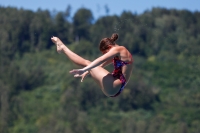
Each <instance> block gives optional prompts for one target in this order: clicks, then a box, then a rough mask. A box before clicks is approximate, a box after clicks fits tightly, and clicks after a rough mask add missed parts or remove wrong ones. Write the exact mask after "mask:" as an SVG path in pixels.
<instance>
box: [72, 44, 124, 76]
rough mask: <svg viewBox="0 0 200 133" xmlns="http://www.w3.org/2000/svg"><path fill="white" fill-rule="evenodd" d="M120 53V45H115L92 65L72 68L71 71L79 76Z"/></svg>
mask: <svg viewBox="0 0 200 133" xmlns="http://www.w3.org/2000/svg"><path fill="white" fill-rule="evenodd" d="M119 54H120V50H119V47H113V48H111V49H110V50H109V52H107V53H106V54H104V55H102V56H101V57H99V58H97V59H95V60H94V61H93V62H91V63H90V65H88V66H86V67H84V68H83V69H76V70H72V71H70V73H72V74H75V75H74V76H75V77H79V76H80V75H81V74H83V73H84V72H86V71H89V70H91V69H92V68H95V67H97V66H99V65H101V64H102V63H104V62H106V61H108V60H111V59H112V58H113V57H115V56H117V55H119Z"/></svg>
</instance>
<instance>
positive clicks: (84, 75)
mask: <svg viewBox="0 0 200 133" xmlns="http://www.w3.org/2000/svg"><path fill="white" fill-rule="evenodd" d="M88 74H89V72H88V71H86V72H84V73H83V74H82V75H81V82H83V79H84V78H85V77H86V76H87V75H88Z"/></svg>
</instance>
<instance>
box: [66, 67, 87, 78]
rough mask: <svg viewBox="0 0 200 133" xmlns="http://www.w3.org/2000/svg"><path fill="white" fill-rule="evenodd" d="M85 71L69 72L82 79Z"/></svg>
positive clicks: (74, 70)
mask: <svg viewBox="0 0 200 133" xmlns="http://www.w3.org/2000/svg"><path fill="white" fill-rule="evenodd" d="M84 72H85V71H84V70H83V69H73V70H71V71H69V73H71V74H73V75H74V77H81V75H82V74H83V73H84Z"/></svg>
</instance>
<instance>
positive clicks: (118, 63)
mask: <svg viewBox="0 0 200 133" xmlns="http://www.w3.org/2000/svg"><path fill="white" fill-rule="evenodd" d="M131 63H132V62H125V61H122V60H120V59H119V57H118V56H115V57H114V58H113V65H114V68H115V69H114V71H113V72H112V75H113V77H115V78H118V79H119V80H120V81H121V82H122V85H121V88H120V90H119V92H118V93H116V94H115V95H113V96H110V97H116V96H118V95H119V94H120V93H121V92H122V90H123V89H124V86H125V85H126V78H125V77H124V75H123V73H122V67H123V66H124V65H127V64H131Z"/></svg>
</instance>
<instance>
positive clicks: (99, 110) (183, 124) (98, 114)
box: [0, 6, 200, 133]
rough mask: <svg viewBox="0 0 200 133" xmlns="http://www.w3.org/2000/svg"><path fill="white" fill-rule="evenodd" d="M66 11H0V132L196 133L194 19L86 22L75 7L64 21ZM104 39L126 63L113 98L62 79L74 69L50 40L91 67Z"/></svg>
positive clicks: (199, 81) (89, 18) (197, 33)
mask: <svg viewBox="0 0 200 133" xmlns="http://www.w3.org/2000/svg"><path fill="white" fill-rule="evenodd" d="M70 8H71V7H70V6H68V7H67V9H66V11H65V12H57V13H56V14H54V13H52V12H50V11H48V10H40V9H39V10H38V11H36V12H33V11H30V10H24V9H17V8H13V7H2V6H1V7H0V99H1V100H0V114H1V116H0V132H1V133H27V132H29V133H55V132H56V133H80V132H81V133H102V132H103V133H133V132H134V133H173V132H174V133H199V131H200V127H199V125H200V114H199V111H200V102H199V100H200V90H199V86H200V77H199V75H200V67H199V66H200V12H191V11H188V10H176V9H165V8H152V9H151V10H148V11H145V12H144V13H142V14H140V15H138V14H134V13H132V12H128V11H124V12H123V13H122V14H121V15H119V16H117V15H113V16H109V15H107V16H102V17H100V18H98V19H97V20H94V18H93V14H92V12H91V11H90V10H89V9H86V8H80V9H79V10H77V11H76V13H75V14H74V16H73V17H72V20H69V16H70ZM112 33H118V34H119V39H118V41H117V43H118V44H119V45H123V46H125V47H127V48H128V49H129V50H130V51H131V53H132V55H133V58H134V70H133V73H132V76H131V79H130V81H129V83H128V84H127V86H126V87H125V89H124V91H123V92H122V94H120V96H118V97H117V98H108V97H106V96H105V95H104V94H103V93H102V92H101V90H100V88H99V87H98V86H97V85H96V84H95V83H94V81H93V80H92V78H90V77H86V79H85V80H84V82H82V83H81V82H80V79H77V78H73V76H71V75H70V74H68V71H69V70H71V69H73V68H74V67H76V66H75V65H73V64H72V63H71V62H70V61H69V60H68V59H67V58H66V57H65V56H64V55H63V54H61V55H58V54H57V53H56V48H55V46H54V44H53V43H52V42H51V40H50V38H51V36H52V35H54V36H58V37H59V38H60V39H61V40H62V41H63V42H64V43H65V44H66V45H67V46H68V47H69V48H70V49H71V50H72V51H74V52H75V53H77V54H79V55H81V56H83V57H84V58H86V59H89V60H94V59H95V58H97V57H98V56H100V54H101V53H100V51H98V44H99V41H100V40H101V39H102V38H103V37H110V36H111V35H112ZM107 69H108V70H110V71H112V69H113V68H112V66H109V67H107Z"/></svg>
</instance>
